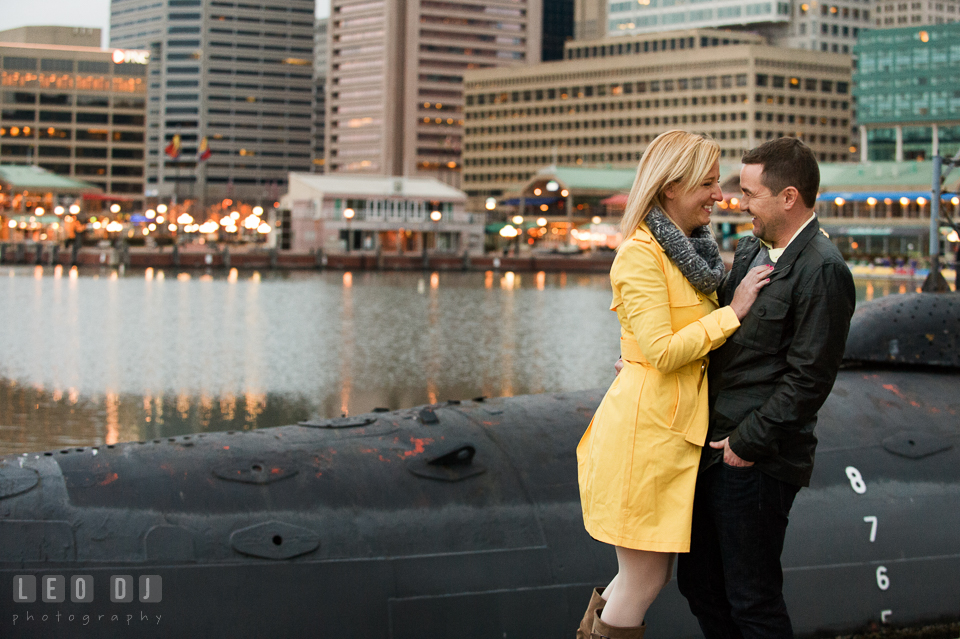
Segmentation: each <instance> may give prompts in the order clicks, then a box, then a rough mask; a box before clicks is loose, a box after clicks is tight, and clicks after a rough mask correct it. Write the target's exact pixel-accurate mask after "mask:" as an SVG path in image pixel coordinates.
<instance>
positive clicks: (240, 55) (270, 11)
mask: <svg viewBox="0 0 960 639" xmlns="http://www.w3.org/2000/svg"><path fill="white" fill-rule="evenodd" d="M313 14H314V2H313V0H263V2H258V3H257V4H247V3H237V2H232V1H229V0H226V1H224V0H169V2H149V1H148V0H114V1H113V2H112V4H111V13H110V43H111V46H114V47H124V48H139V49H147V50H149V51H150V54H151V55H150V59H151V64H150V68H149V86H148V94H149V106H148V110H147V125H148V134H147V168H146V173H147V193H148V194H150V195H151V196H155V197H157V198H158V199H163V200H166V199H171V198H174V197H176V198H177V199H179V200H181V201H182V200H184V199H188V198H192V199H196V200H207V201H208V202H209V201H216V200H219V199H221V198H224V197H231V198H234V199H239V200H243V201H248V202H259V203H264V204H266V203H271V202H272V201H273V200H274V199H276V198H278V197H279V194H280V193H281V192H282V191H283V190H284V185H285V184H286V180H287V174H288V173H289V172H290V171H309V170H310V168H311V161H310V160H311V154H312V144H311V131H312V124H311V119H312V116H313V112H312V105H313V95H312V94H313V91H314V85H313V53H314V48H313V40H314V16H313ZM175 136H179V138H178V139H179V140H180V143H181V149H180V153H179V157H177V158H173V157H171V156H170V155H168V154H166V153H165V152H164V151H165V149H167V148H168V147H169V146H170V145H171V143H172V142H173V140H174V139H175ZM204 138H206V139H207V141H208V144H209V148H210V151H211V156H210V158H209V159H208V160H206V161H205V162H203V163H199V162H198V158H197V154H198V149H199V146H200V143H201V141H202V140H203V139H204Z"/></svg>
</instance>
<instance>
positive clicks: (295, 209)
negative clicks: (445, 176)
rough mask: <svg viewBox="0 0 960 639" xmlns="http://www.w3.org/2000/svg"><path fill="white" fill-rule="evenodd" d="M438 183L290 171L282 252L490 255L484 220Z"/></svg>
mask: <svg viewBox="0 0 960 639" xmlns="http://www.w3.org/2000/svg"><path fill="white" fill-rule="evenodd" d="M466 199H467V196H466V194H465V193H463V191H460V190H458V189H455V188H453V187H451V186H449V185H447V184H444V183H443V182H441V181H439V180H437V179H436V178H413V177H383V176H370V175H342V174H338V175H335V176H330V175H317V174H314V173H290V176H289V191H288V192H287V193H286V195H284V196H283V197H282V198H281V199H280V211H279V222H280V223H279V224H278V229H277V230H278V232H279V233H280V236H279V238H278V239H279V246H280V248H282V249H291V250H293V251H298V252H306V251H316V250H322V251H324V252H334V253H336V252H341V251H368V252H377V253H387V254H404V253H406V254H412V253H426V252H431V253H450V254H458V255H462V254H463V253H469V254H471V255H479V254H482V253H483V232H484V228H483V225H484V222H485V216H484V215H482V214H479V215H478V214H472V213H467V212H466V211H465V210H464V205H465V203H466Z"/></svg>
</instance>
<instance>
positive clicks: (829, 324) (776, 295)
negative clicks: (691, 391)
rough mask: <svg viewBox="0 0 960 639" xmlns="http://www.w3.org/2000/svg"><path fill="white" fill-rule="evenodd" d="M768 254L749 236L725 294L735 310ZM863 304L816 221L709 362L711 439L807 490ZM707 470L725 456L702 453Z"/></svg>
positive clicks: (722, 296) (721, 294)
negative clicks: (817, 430) (739, 293)
mask: <svg viewBox="0 0 960 639" xmlns="http://www.w3.org/2000/svg"><path fill="white" fill-rule="evenodd" d="M759 250H760V241H759V240H757V239H756V238H754V237H748V238H744V239H743V240H741V241H740V243H739V245H738V246H737V251H736V254H735V256H734V260H733V270H731V272H730V273H729V274H728V276H727V278H726V280H725V281H724V283H723V284H722V285H721V289H720V291H719V297H720V304H721V305H725V304H729V303H730V300H731V299H733V293H734V291H735V290H736V288H737V285H738V284H739V283H740V281H741V280H742V279H743V277H744V275H745V274H746V272H747V270H748V269H749V267H750V264H751V262H752V261H753V259H754V258H755V257H756V255H757V252H758V251H759ZM855 303H856V298H855V293H854V285H853V277H852V276H851V275H850V269H849V268H848V267H847V265H846V264H845V263H844V261H843V258H842V257H841V255H840V251H838V250H837V248H836V247H835V246H834V245H833V243H832V242H831V241H830V240H829V239H828V238H827V237H826V236H824V235H823V234H822V233H821V232H820V225H819V224H818V222H817V220H813V221H812V222H811V223H810V224H809V225H808V226H807V227H806V228H805V229H803V231H802V232H801V233H800V235H798V236H797V237H796V239H794V240H793V242H791V243H790V245H789V246H788V247H787V250H786V251H784V253H783V255H782V256H781V257H780V259H779V260H778V261H777V265H776V268H775V269H774V270H773V273H772V274H771V275H770V283H769V284H768V285H766V286H765V287H764V288H763V289H762V290H761V291H760V294H759V296H758V297H757V301H756V302H755V303H754V304H753V306H752V307H751V309H750V312H749V313H748V314H747V316H746V317H744V318H743V321H742V322H741V324H740V328H739V329H738V330H737V332H736V333H734V334H733V336H732V337H731V338H730V339H729V340H727V342H726V343H725V344H724V345H723V346H721V347H720V348H719V349H717V350H716V351H714V352H713V354H711V356H710V368H709V380H710V381H709V384H710V387H709V388H710V407H711V412H710V428H711V431H710V433H709V434H708V440H709V441H720V440H722V439H723V438H725V437H727V436H729V437H730V448H731V449H732V450H733V452H735V453H736V454H737V455H738V456H740V457H741V458H743V459H745V460H747V461H752V462H755V463H756V466H757V468H758V469H759V470H760V471H761V472H764V473H767V474H768V475H771V476H773V477H776V478H777V479H780V480H782V481H785V482H787V483H790V484H794V485H798V486H807V485H809V483H810V475H811V473H812V472H813V457H814V451H815V449H816V446H817V438H816V436H815V435H814V432H813V430H814V426H816V423H817V411H818V410H820V406H822V405H823V402H824V401H825V400H826V399H827V395H829V394H830V390H831V389H832V388H833V382H834V380H835V379H836V376H837V369H838V368H839V367H840V362H841V359H842V357H843V350H844V345H845V343H846V340H847V331H848V329H849V328H850V316H851V315H852V314H853V310H854V305H855ZM703 456H704V459H703V462H704V468H706V467H707V466H709V465H711V464H714V463H717V462H719V461H721V460H722V457H723V451H722V450H715V449H712V448H710V447H708V446H705V447H704V449H703Z"/></svg>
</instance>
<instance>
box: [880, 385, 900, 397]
mask: <svg viewBox="0 0 960 639" xmlns="http://www.w3.org/2000/svg"><path fill="white" fill-rule="evenodd" d="M883 388H884V390H888V391H890V392H891V393H893V394H894V395H896V396H897V397H903V393H901V392H900V389H899V388H897V385H896V384H884V385H883Z"/></svg>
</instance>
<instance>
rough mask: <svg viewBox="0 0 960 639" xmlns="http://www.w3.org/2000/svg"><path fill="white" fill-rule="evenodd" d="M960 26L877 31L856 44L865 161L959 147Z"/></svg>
mask: <svg viewBox="0 0 960 639" xmlns="http://www.w3.org/2000/svg"><path fill="white" fill-rule="evenodd" d="M958 43H960V23H958V22H954V23H951V24H941V25H933V26H924V27H922V28H921V27H906V28H902V29H877V30H875V31H870V32H869V33H866V34H864V35H863V36H861V38H860V42H859V43H858V44H857V49H856V51H857V54H858V55H859V56H860V62H859V66H858V69H857V72H856V74H855V75H854V95H855V96H856V98H857V115H858V121H859V124H860V149H861V158H860V159H861V160H862V161H867V160H897V161H900V160H905V159H907V160H909V159H923V158H930V157H931V156H933V155H938V154H939V153H940V147H941V146H942V145H949V149H948V151H947V152H948V153H949V154H950V155H953V154H954V153H956V151H957V149H958V148H960V45H958Z"/></svg>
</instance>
